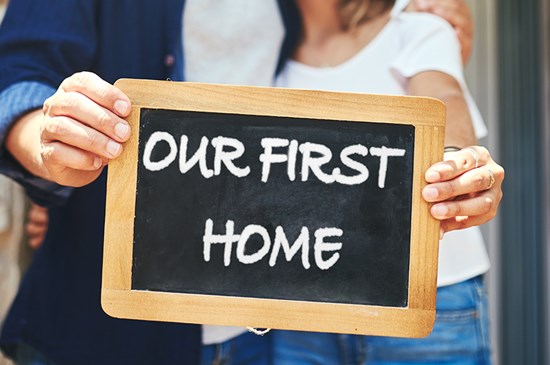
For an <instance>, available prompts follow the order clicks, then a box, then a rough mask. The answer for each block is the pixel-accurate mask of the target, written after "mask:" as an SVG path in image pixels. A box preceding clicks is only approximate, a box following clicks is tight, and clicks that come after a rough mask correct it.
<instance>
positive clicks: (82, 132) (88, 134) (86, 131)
mask: <svg viewBox="0 0 550 365" xmlns="http://www.w3.org/2000/svg"><path fill="white" fill-rule="evenodd" d="M41 138H42V141H43V142H45V143H51V142H61V143H63V144H65V145H67V146H72V147H77V148H78V149H80V150H82V151H85V152H91V153H93V154H94V155H97V156H98V157H100V158H101V157H103V158H105V159H112V158H115V157H117V156H118V155H120V153H121V152H122V144H120V143H118V142H116V141H114V140H112V139H111V138H109V137H107V136H106V135H104V134H103V133H101V132H99V131H97V130H95V129H93V128H90V127H88V126H87V125H84V124H82V123H80V122H78V121H76V120H73V119H71V118H67V117H56V118H48V119H47V121H45V123H44V127H43V131H42V135H41ZM102 163H103V161H102ZM93 164H94V165H93V166H94V167H96V168H99V166H97V165H96V162H95V161H94V162H93Z"/></svg>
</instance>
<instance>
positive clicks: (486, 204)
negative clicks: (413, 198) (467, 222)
mask: <svg viewBox="0 0 550 365" xmlns="http://www.w3.org/2000/svg"><path fill="white" fill-rule="evenodd" d="M496 205H497V202H496V199H495V198H494V197H493V194H490V193H486V194H480V195H479V196H475V197H472V198H467V199H464V200H455V201H445V202H442V203H437V204H434V205H433V206H432V207H431V209H430V213H431V214H432V216H433V217H434V218H436V219H439V220H445V219H449V218H454V217H461V216H465V217H471V216H481V215H485V214H488V213H489V212H491V211H493V210H496Z"/></svg>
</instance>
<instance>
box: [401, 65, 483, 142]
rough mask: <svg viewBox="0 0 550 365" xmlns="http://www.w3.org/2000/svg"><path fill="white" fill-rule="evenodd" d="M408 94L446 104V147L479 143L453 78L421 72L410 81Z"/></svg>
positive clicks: (461, 95)
mask: <svg viewBox="0 0 550 365" xmlns="http://www.w3.org/2000/svg"><path fill="white" fill-rule="evenodd" d="M408 93H409V94H410V95H421V96H429V97H433V98H436V99H439V100H441V101H443V102H444V103H445V105H446V107H447V121H446V127H445V146H459V147H464V146H469V145H473V144H476V143H477V139H476V137H475V132H474V128H473V125H472V120H471V118H470V111H469V110H468V105H467V104H466V101H465V100H464V95H463V93H462V89H461V87H460V85H459V84H458V82H457V81H456V80H455V79H454V78H453V77H451V76H449V75H447V74H445V73H442V72H438V71H424V72H420V73H418V74H416V75H414V76H412V77H411V78H410V79H409V85H408Z"/></svg>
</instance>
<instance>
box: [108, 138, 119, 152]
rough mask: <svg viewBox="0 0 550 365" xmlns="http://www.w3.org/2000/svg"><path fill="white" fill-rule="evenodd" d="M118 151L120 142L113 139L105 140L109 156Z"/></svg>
mask: <svg viewBox="0 0 550 365" xmlns="http://www.w3.org/2000/svg"><path fill="white" fill-rule="evenodd" d="M118 151H120V144H118V143H116V142H115V141H109V142H107V152H109V154H110V155H111V156H116V155H117V154H118Z"/></svg>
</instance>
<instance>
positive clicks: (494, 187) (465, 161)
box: [422, 146, 504, 234]
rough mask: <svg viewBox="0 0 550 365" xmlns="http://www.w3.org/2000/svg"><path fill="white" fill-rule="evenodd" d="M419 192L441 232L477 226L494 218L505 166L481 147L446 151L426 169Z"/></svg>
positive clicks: (500, 196) (500, 197)
mask: <svg viewBox="0 0 550 365" xmlns="http://www.w3.org/2000/svg"><path fill="white" fill-rule="evenodd" d="M425 177H426V181H427V182H428V183H429V184H428V185H427V186H426V187H424V189H423V190H422V196H423V197H424V199H425V200H426V201H427V202H429V203H434V204H433V205H432V207H431V214H432V216H433V217H434V218H436V219H439V220H440V221H441V232H442V234H443V233H444V232H449V231H453V230H457V229H463V228H468V227H473V226H477V225H480V224H483V223H485V222H487V221H489V220H491V219H493V218H494V217H495V215H496V213H497V208H498V205H499V203H500V200H501V199H502V181H503V180H504V169H503V168H502V166H500V165H499V164H497V163H496V162H495V161H494V160H493V158H492V157H491V155H490V153H489V151H487V149H486V148H484V147H479V146H470V147H466V148H463V149H462V150H460V151H456V152H448V153H445V157H444V161H442V162H438V163H435V164H434V165H432V166H430V168H429V169H428V170H427V171H426V175H425Z"/></svg>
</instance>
